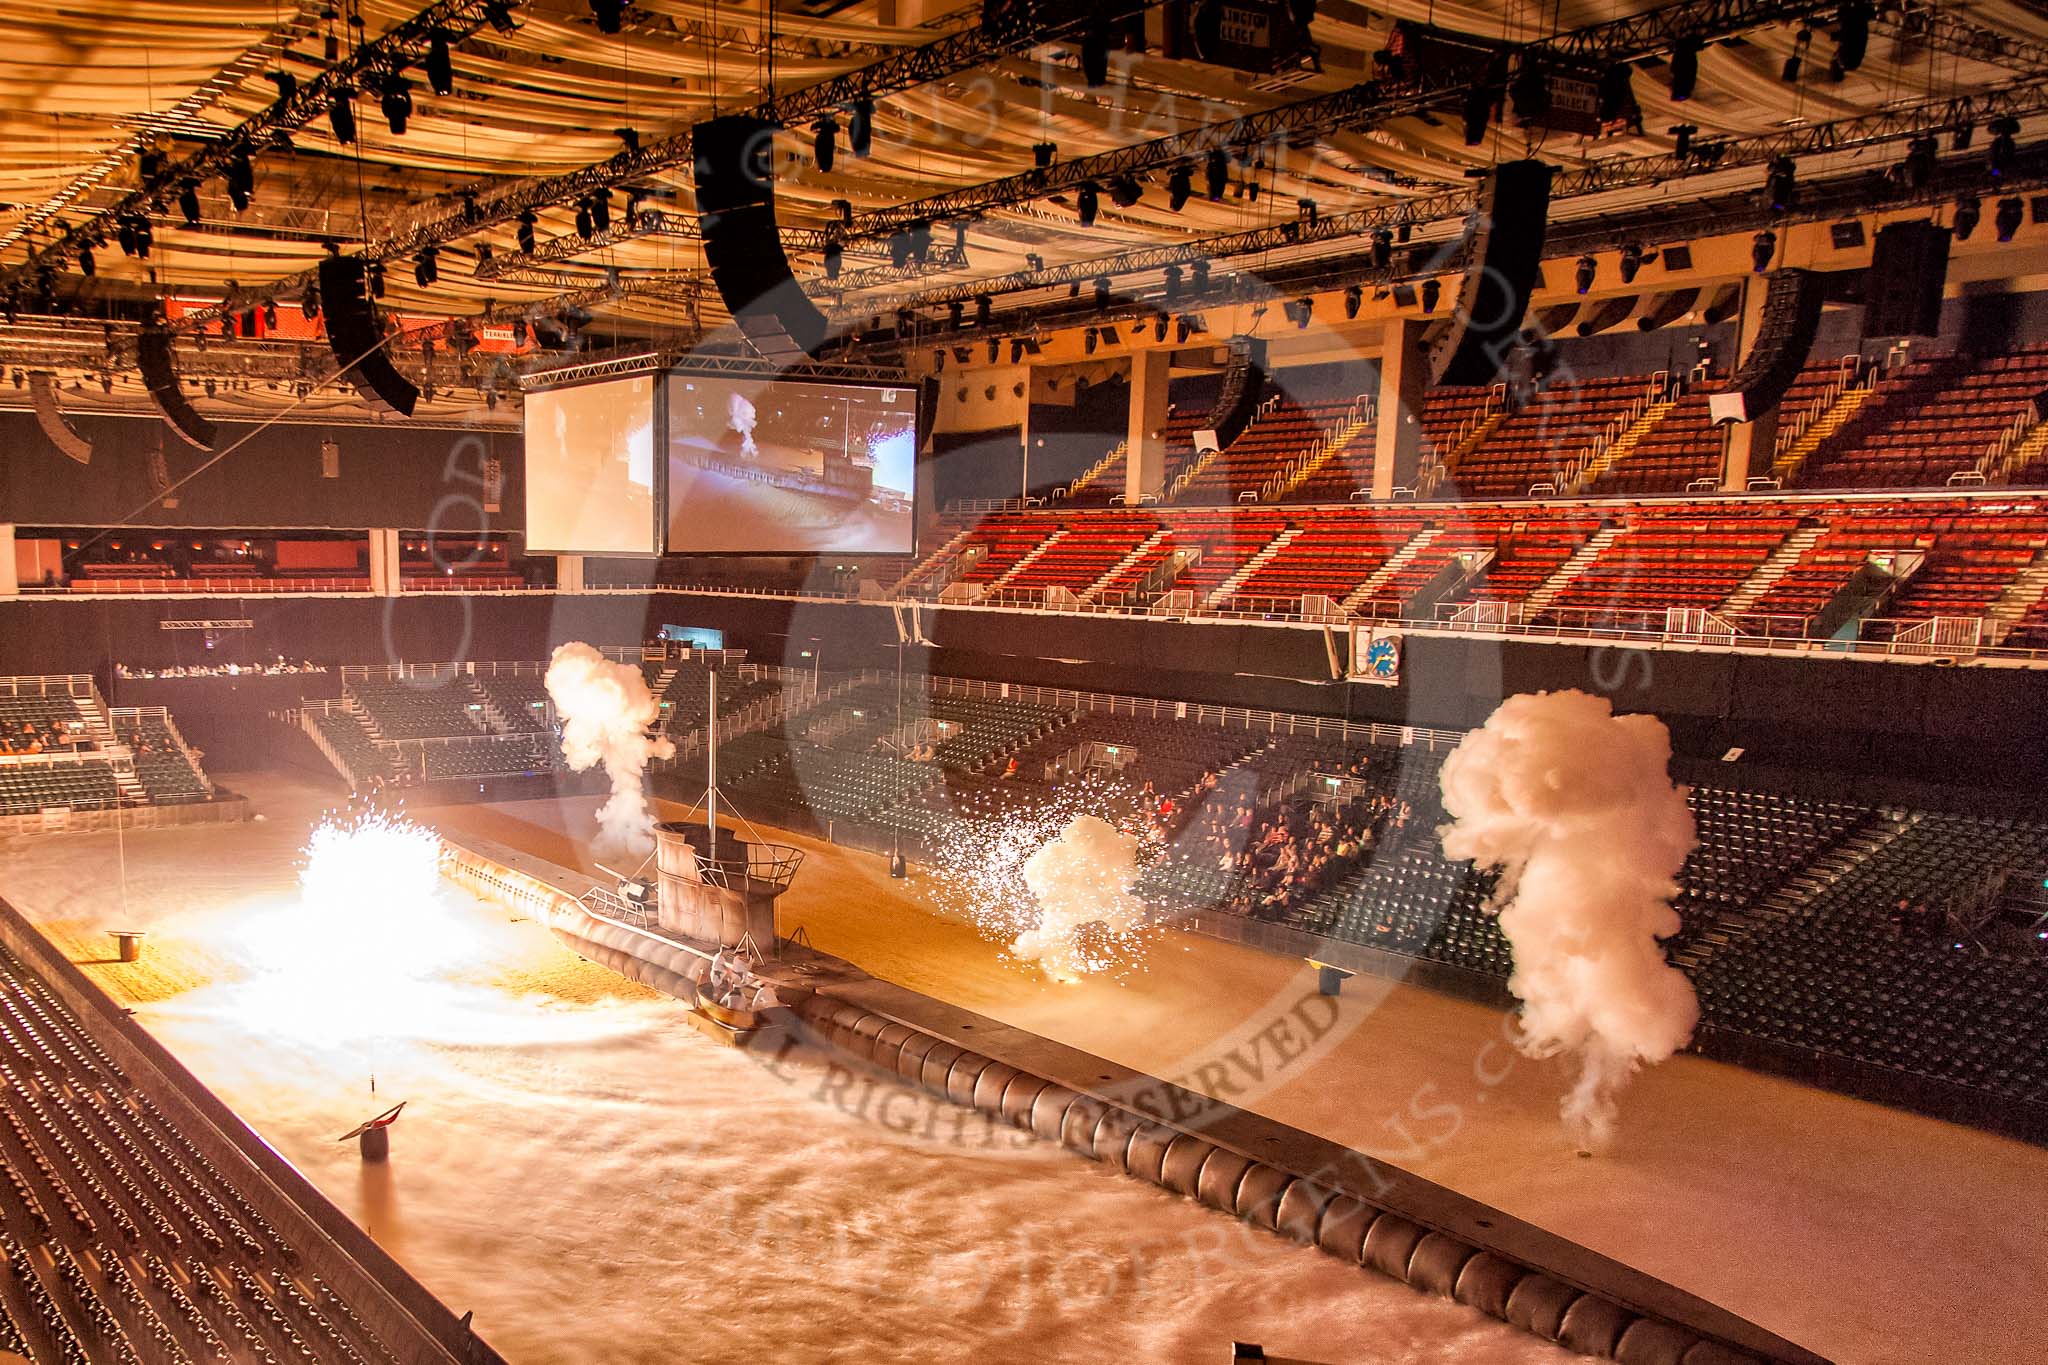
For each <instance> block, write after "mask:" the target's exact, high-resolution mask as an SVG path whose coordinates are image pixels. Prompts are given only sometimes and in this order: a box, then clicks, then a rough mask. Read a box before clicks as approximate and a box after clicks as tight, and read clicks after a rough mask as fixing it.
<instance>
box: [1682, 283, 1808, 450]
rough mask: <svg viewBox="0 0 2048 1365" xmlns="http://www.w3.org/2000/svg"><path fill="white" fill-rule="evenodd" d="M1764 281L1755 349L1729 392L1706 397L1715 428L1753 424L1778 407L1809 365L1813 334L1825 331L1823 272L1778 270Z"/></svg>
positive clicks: (1711, 394)
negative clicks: (1728, 424)
mask: <svg viewBox="0 0 2048 1365" xmlns="http://www.w3.org/2000/svg"><path fill="white" fill-rule="evenodd" d="M1765 280H1766V292H1765V294H1764V311H1763V317H1762V318H1761V319H1760V320H1759V321H1758V324H1757V334H1756V344H1755V345H1754V346H1751V347H1750V348H1749V355H1748V356H1747V357H1745V358H1744V360H1743V362H1742V366H1741V368H1739V369H1737V370H1736V371H1735V373H1734V374H1733V375H1731V376H1730V377H1729V379H1728V387H1727V388H1725V389H1723V390H1721V391H1720V392H1719V393H1710V394H1708V395H1707V414H1708V416H1709V417H1710V418H1711V420H1712V421H1713V423H1714V425H1716V426H1719V425H1721V424H1722V423H1723V422H1754V421H1755V420H1756V419H1757V418H1759V417H1761V416H1763V415H1764V414H1765V413H1767V412H1769V411H1770V410H1771V409H1772V408H1775V407H1777V406H1778V400H1779V399H1781V398H1783V397H1784V396H1785V390H1786V389H1789V388H1791V387H1792V381H1793V380H1794V379H1795V378H1797V377H1798V375H1799V370H1800V367H1801V366H1803V365H1804V364H1806V357H1807V355H1808V353H1810V352H1811V351H1812V350H1813V338H1814V334H1815V333H1816V332H1817V331H1819V330H1820V307H1821V304H1822V302H1824V301H1825V297H1826V294H1827V282H1826V280H1825V279H1824V278H1823V277H1822V276H1821V275H1820V274H1819V273H1818V272H1816V271H1812V270H1774V271H1772V272H1771V273H1770V274H1769V275H1767V276H1766V277H1765Z"/></svg>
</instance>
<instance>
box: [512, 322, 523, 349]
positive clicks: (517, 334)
mask: <svg viewBox="0 0 2048 1365" xmlns="http://www.w3.org/2000/svg"><path fill="white" fill-rule="evenodd" d="M512 344H513V346H515V347H519V348H522V349H523V348H524V347H525V345H526V319H525V318H514V319H512Z"/></svg>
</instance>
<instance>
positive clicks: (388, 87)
mask: <svg viewBox="0 0 2048 1365" xmlns="http://www.w3.org/2000/svg"><path fill="white" fill-rule="evenodd" d="M377 107H378V108H380V109H382V110H383V111H384V122H386V123H387V124H389V125H390V126H391V132H392V134H393V135H394V136H399V137H402V136H404V135H405V125H406V124H407V123H408V122H410V121H411V119H412V82H411V81H409V80H407V79H406V78H405V77H404V76H401V75H399V74H398V73H396V72H393V73H392V74H391V75H389V76H387V77H385V79H384V93H383V94H382V95H380V96H379V97H378V99H377Z"/></svg>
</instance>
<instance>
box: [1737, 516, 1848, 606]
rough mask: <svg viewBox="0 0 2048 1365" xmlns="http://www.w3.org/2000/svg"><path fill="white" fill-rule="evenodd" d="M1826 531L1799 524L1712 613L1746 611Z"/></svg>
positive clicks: (1802, 557) (1789, 569)
mask: <svg viewBox="0 0 2048 1365" xmlns="http://www.w3.org/2000/svg"><path fill="white" fill-rule="evenodd" d="M1826 534H1827V527H1825V526H1802V527H1800V528H1799V529H1798V530H1796V531H1794V532H1792V534H1790V535H1788V536H1786V537H1785V539H1784V540H1783V541H1782V542H1781V543H1780V544H1779V546H1778V548H1777V549H1775V550H1773V551H1771V554H1770V557H1769V558H1768V559H1766V560H1764V562H1763V563H1761V564H1759V565H1757V566H1756V569H1755V571H1754V572H1753V573H1751V574H1750V576H1749V577H1748V578H1745V579H1743V580H1742V583H1741V584H1740V585H1739V586H1738V587H1737V588H1736V589H1735V591H1734V592H1732V593H1730V594H1728V598H1727V600H1726V601H1724V602H1722V603H1721V605H1720V606H1718V607H1715V608H1714V614H1715V615H1717V616H1728V615H1732V614H1734V613H1737V612H1745V611H1748V610H1749V609H1750V608H1751V607H1753V606H1755V605H1756V603H1757V599H1759V598H1761V597H1762V596H1763V595H1764V594H1765V593H1767V592H1769V591H1770V590H1771V588H1772V587H1773V586H1774V585H1775V584H1776V583H1777V581H1778V580H1779V579H1781V578H1783V577H1784V576H1785V575H1786V574H1788V573H1790V572H1791V570H1792V566H1793V565H1794V564H1797V563H1798V562H1799V561H1800V560H1801V559H1804V558H1805V557H1806V552H1807V551H1808V550H1811V549H1812V548H1813V547H1814V546H1815V545H1817V544H1819V543H1820V538H1821V537H1822V536H1824V535H1826Z"/></svg>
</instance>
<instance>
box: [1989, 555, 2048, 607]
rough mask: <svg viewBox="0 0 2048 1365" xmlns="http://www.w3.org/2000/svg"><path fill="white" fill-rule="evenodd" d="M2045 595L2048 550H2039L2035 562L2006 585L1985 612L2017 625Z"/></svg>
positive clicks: (2047, 579)
mask: <svg viewBox="0 0 2048 1365" xmlns="http://www.w3.org/2000/svg"><path fill="white" fill-rule="evenodd" d="M2044 596H2048V550H2038V551H2036V552H2035V554H2034V562H2033V563H2031V564H2029V565H2027V567H2026V568H2024V569H2021V570H2020V571H2019V574H2018V576H2017V577H2015V578H2014V579H2013V580H2012V582H2010V583H2008V584H2006V585H2005V591H2003V592H2001V593H2000V594H1999V595H1998V597H1997V598H1996V599H1995V600H1994V601H1993V602H1992V603H1991V605H1990V606H1988V607H1986V608H1985V609H1984V614H1985V615H1986V616H1989V617H1990V618H1991V619H1992V620H1994V621H2003V622H2006V623H2007V624H2008V625H2017V624H2018V623H2019V622H2020V620H2021V619H2022V618H2024V617H2025V616H2026V614H2027V613H2028V612H2030V611H2032V610H2033V609H2034V608H2035V607H2036V606H2038V605H2039V604H2040V601H2041V599H2042V598H2043V597H2044Z"/></svg>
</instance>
